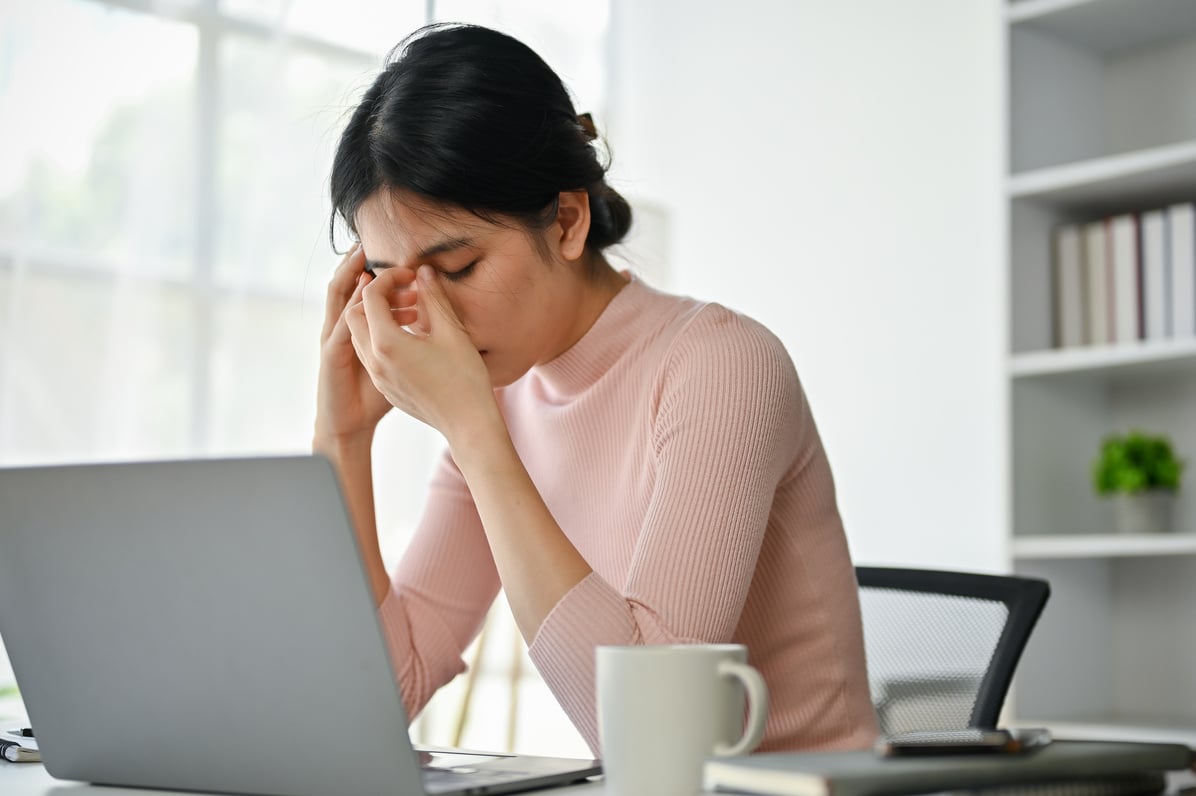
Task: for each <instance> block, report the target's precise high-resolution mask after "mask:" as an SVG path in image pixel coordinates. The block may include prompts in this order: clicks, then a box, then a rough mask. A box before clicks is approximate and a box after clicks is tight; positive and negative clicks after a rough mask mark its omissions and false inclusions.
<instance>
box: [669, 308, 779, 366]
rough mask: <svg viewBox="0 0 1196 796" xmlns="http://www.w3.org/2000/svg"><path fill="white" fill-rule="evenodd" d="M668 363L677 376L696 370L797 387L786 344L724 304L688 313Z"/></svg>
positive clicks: (671, 342) (671, 344) (695, 309)
mask: <svg viewBox="0 0 1196 796" xmlns="http://www.w3.org/2000/svg"><path fill="white" fill-rule="evenodd" d="M665 361H666V370H667V371H669V372H671V373H672V374H673V375H680V374H683V373H685V372H687V371H691V370H693V371H698V373H699V374H703V373H704V374H706V375H707V376H719V377H723V378H727V379H734V380H739V381H742V380H748V381H753V382H778V383H788V382H792V383H793V385H794V386H796V383H797V372H796V369H795V368H794V365H793V360H792V358H791V357H790V356H789V352H788V351H787V350H786V348H785V345H784V344H783V343H782V342H781V340H780V339H779V338H778V337H777V336H776V335H775V334H774V333H773V332H772V331H771V330H770V329H768V328H767V327H766V326H764V325H763V324H762V323H760V322H759V321H756V320H755V319H753V318H751V317H749V316H747V315H744V314H742V313H738V312H735V311H734V310H731V309H728V308H727V307H724V306H722V305H721V304H714V303H708V304H701V305H697V306H695V307H693V308H692V309H691V311H690V312H687V313H685V315H684V317H683V318H682V323H681V324H680V328H678V330H677V333H676V334H675V335H674V336H673V337H672V340H671V341H670V344H669V352H668V354H667V356H666V357H665Z"/></svg>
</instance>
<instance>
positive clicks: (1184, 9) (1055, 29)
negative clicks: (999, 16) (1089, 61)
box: [1008, 0, 1196, 57]
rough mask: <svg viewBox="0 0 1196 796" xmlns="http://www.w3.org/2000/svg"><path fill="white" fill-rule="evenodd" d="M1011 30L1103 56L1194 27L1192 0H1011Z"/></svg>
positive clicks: (1158, 41)
mask: <svg viewBox="0 0 1196 796" xmlns="http://www.w3.org/2000/svg"><path fill="white" fill-rule="evenodd" d="M1008 19H1009V24H1010V25H1011V26H1012V29H1013V30H1015V31H1016V30H1019V29H1020V30H1026V29H1029V30H1035V31H1038V32H1040V33H1044V34H1046V35H1048V36H1052V37H1054V38H1056V39H1062V40H1063V41H1066V42H1069V43H1070V44H1073V45H1075V46H1076V47H1079V48H1081V49H1084V50H1087V51H1089V52H1092V53H1096V54H1098V55H1102V56H1106V57H1107V56H1112V55H1117V54H1119V53H1122V52H1129V51H1132V50H1137V49H1140V48H1142V47H1148V46H1151V45H1157V44H1163V43H1165V42H1168V41H1172V40H1175V39H1179V38H1183V37H1185V36H1190V35H1192V34H1193V33H1196V4H1194V3H1192V2H1190V0H1132V2H1129V1H1127V0H1022V2H1014V3H1011V4H1010V5H1009V10H1008Z"/></svg>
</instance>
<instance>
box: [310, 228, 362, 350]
mask: <svg viewBox="0 0 1196 796" xmlns="http://www.w3.org/2000/svg"><path fill="white" fill-rule="evenodd" d="M363 273H365V251H364V250H363V249H362V248H361V244H360V243H354V244H353V246H352V247H350V249H349V251H348V252H346V253H345V256H344V257H343V258H342V259H341V261H340V264H339V265H337V267H336V270H335V271H333V272H332V279H330V280H329V282H328V291H327V294H326V296H325V299H324V302H325V303H324V329H323V331H322V332H321V335H320V339H321V340H327V339H328V337H329V335H330V334H332V329H333V327H334V326H335V325H336V322H337V319H339V318H340V315H341V313H342V312H343V311H344V309H345V305H346V304H347V303H348V302H349V299H350V298H351V297H352V295H353V292H354V290H355V289H356V287H357V282H358V279H359V277H360V276H361V274H363Z"/></svg>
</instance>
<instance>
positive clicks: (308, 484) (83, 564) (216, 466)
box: [0, 456, 598, 796]
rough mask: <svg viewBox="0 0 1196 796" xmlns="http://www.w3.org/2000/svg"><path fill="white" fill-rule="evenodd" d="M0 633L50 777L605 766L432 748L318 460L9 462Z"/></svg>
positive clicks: (219, 787)
mask: <svg viewBox="0 0 1196 796" xmlns="http://www.w3.org/2000/svg"><path fill="white" fill-rule="evenodd" d="M0 507H2V509H0V637H2V638H3V639H4V643H5V645H6V647H7V649H8V653H9V657H10V659H11V661H12V665H13V670H14V671H15V673H16V676H17V683H18V685H19V687H20V689H21V694H22V696H23V698H24V700H25V706H26V708H27V710H28V713H29V718H30V721H31V723H32V725H33V728H34V730H35V732H36V735H37V739H38V741H39V744H40V746H41V751H42V757H43V760H44V762H45V766H46V768H47V770H48V771H49V773H50V774H52V775H53V776H55V777H60V778H63V779H71V780H83V781H88V782H95V783H103V784H111V785H125V786H146V787H157V788H167V789H180V790H197V791H207V792H228V793H243V794H272V795H274V796H309V795H310V796H327V794H333V793H335V794H343V795H344V796H356V795H357V794H360V796H378V795H379V794H403V795H404V796H406V794H424V793H429V794H454V793H504V792H511V791H516V790H523V789H527V788H532V787H539V786H544V785H550V784H557V783H566V782H570V781H575V780H578V779H582V778H585V777H586V776H589V775H592V774H594V773H597V772H598V765H597V762H596V761H593V760H566V759H559V758H538V757H526V756H511V755H484V756H469V757H461V756H458V755H432V756H425V759H424V763H426V764H428V766H431V768H428V767H427V766H424V767H421V765H420V761H419V759H418V757H417V753H416V750H414V749H413V748H412V745H411V740H410V736H409V735H408V730H407V725H408V717H407V714H406V712H405V710H404V707H403V704H402V701H401V698H400V696H399V693H398V688H397V685H396V683H395V679H394V674H393V670H392V667H391V663H390V660H389V654H388V651H387V647H386V644H385V641H384V638H383V636H382V632H381V628H380V627H379V625H378V621H377V615H376V610H375V606H374V602H373V598H372V596H371V594H370V589H369V586H368V582H367V579H366V577H365V574H364V570H363V568H362V565H361V559H360V556H359V553H358V548H357V545H356V540H355V536H354V534H353V531H352V527H351V526H350V524H349V521H348V519H347V513H346V510H345V507H344V504H343V501H342V498H341V495H340V492H339V489H338V486H337V480H336V477H335V475H334V472H333V469H332V467H331V466H330V465H329V464H328V462H327V461H325V460H324V459H321V458H319V457H311V456H298V457H276V458H244V459H225V460H200V461H169V462H143V463H121V464H92V465H72V466H53V467H34V468H10V469H0Z"/></svg>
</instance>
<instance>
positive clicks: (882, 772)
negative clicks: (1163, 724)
mask: <svg viewBox="0 0 1196 796" xmlns="http://www.w3.org/2000/svg"><path fill="white" fill-rule="evenodd" d="M1192 763H1193V751H1192V750H1191V749H1189V748H1188V747H1187V746H1184V745H1183V744H1173V743H1132V742H1116V741H1053V742H1051V743H1049V744H1047V745H1046V746H1044V747H1041V748H1039V749H1036V750H1034V751H1030V752H1024V753H1020V754H1005V753H989V754H966V755H960V754H952V755H936V756H918V757H882V756H880V755H877V754H876V753H875V752H873V751H872V750H871V749H868V750H860V751H852V752H765V753H760V754H754V755H746V756H742V757H726V758H710V759H708V760H707V761H706V763H705V765H704V768H703V780H704V787H705V789H706V790H708V791H711V790H712V791H730V792H740V793H755V794H765V795H766V796H883V795H884V794H889V795H890V796H896V795H897V794H911V793H931V792H935V791H940V790H956V789H969V788H982V787H989V786H996V785H1031V784H1039V783H1048V782H1072V781H1085V782H1089V783H1090V782H1092V781H1093V780H1094V779H1098V778H1100V779H1107V778H1113V777H1118V776H1127V777H1128V776H1134V775H1143V774H1161V773H1162V772H1167V771H1182V770H1185V769H1188V768H1189V767H1190V766H1191V765H1192Z"/></svg>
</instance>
